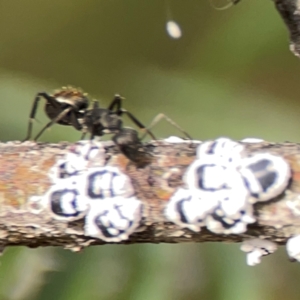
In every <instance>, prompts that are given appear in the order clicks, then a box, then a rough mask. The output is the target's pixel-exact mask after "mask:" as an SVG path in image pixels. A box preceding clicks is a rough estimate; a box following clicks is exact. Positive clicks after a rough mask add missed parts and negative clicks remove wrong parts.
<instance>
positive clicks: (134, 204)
mask: <svg viewBox="0 0 300 300" xmlns="http://www.w3.org/2000/svg"><path fill="white" fill-rule="evenodd" d="M142 210H143V206H142V202H141V201H139V200H138V199H137V198H136V197H135V196H132V197H128V198H126V199H124V198H123V197H114V198H107V199H106V200H104V201H101V202H100V201H96V202H94V203H92V205H91V210H90V212H89V213H88V214H87V216H86V219H85V226H84V231H85V235H87V236H91V237H95V238H99V239H101V240H104V241H106V242H119V241H122V240H127V239H128V238H129V235H130V234H132V233H133V232H134V231H135V229H136V228H137V227H138V226H139V225H140V221H141V218H142Z"/></svg>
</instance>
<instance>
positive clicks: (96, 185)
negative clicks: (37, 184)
mask: <svg viewBox="0 0 300 300" xmlns="http://www.w3.org/2000/svg"><path fill="white" fill-rule="evenodd" d="M49 179H50V181H51V186H50V188H49V189H48V190H47V191H46V193H45V194H44V195H43V196H41V197H37V198H36V197H33V199H32V201H34V202H35V203H37V202H38V203H39V206H38V207H40V209H41V208H42V209H43V210H46V211H47V212H48V213H50V215H51V217H52V218H54V219H57V220H60V221H66V222H71V221H76V220H79V219H84V234H85V235H86V236H90V237H94V238H98V239H101V240H103V241H106V242H120V241H123V240H126V239H128V237H129V235H130V234H131V233H133V232H134V231H135V230H136V228H137V227H138V226H139V225H140V221H141V219H142V211H143V204H142V202H141V201H140V200H139V199H137V198H136V196H135V192H134V189H133V187H132V184H131V180H130V178H129V177H128V176H127V175H125V174H124V173H123V172H121V171H120V169H119V168H117V167H114V166H109V165H106V164H105V151H104V148H103V146H102V144H101V142H98V141H93V140H87V141H79V142H77V143H75V144H74V145H73V146H71V147H70V149H69V151H68V153H67V154H66V155H65V157H63V158H62V159H59V160H58V161H57V162H56V163H55V165H54V166H53V167H52V168H51V170H50V172H49ZM39 212H40V211H38V213H39Z"/></svg>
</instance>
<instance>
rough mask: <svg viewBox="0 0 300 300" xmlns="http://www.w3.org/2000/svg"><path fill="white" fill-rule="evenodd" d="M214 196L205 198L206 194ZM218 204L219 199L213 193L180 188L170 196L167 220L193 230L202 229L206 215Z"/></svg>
mask: <svg viewBox="0 0 300 300" xmlns="http://www.w3.org/2000/svg"><path fill="white" fill-rule="evenodd" d="M210 195H211V196H213V197H212V198H205V196H207V197H209V196H210ZM217 205H218V202H217V199H216V198H215V197H214V195H213V194H206V195H204V193H202V194H201V193H200V192H197V191H196V190H193V191H191V190H188V189H182V188H180V189H178V190H177V191H176V192H175V194H174V195H173V196H172V197H171V198H170V200H169V202H168V204H167V206H166V209H165V212H164V214H165V217H166V218H167V220H169V221H171V222H173V223H175V224H177V225H179V226H181V227H183V228H188V229H190V230H192V231H195V232H198V231H200V228H201V226H204V225H205V218H206V216H207V215H208V214H209V213H211V212H212V211H213V210H214V209H215V208H216V207H217Z"/></svg>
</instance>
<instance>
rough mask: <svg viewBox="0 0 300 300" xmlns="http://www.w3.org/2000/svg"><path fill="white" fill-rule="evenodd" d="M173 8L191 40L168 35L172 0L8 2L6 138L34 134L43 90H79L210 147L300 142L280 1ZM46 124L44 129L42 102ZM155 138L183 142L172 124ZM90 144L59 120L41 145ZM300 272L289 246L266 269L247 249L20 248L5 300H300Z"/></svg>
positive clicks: (295, 65) (181, 3) (3, 287)
mask: <svg viewBox="0 0 300 300" xmlns="http://www.w3.org/2000/svg"><path fill="white" fill-rule="evenodd" d="M216 4H219V5H222V4H223V5H224V4H226V2H224V1H223V0H218V3H216ZM169 5H171V12H172V15H173V18H174V19H175V20H176V21H177V22H178V23H179V24H180V25H181V28H182V31H183V36H182V38H181V39H179V40H173V39H171V38H170V37H169V36H168V35H167V34H166V31H165V23H166V6H165V2H164V1H162V0H151V1H149V0H105V1H104V0H102V1H96V0H86V1H74V0H73V1H71V0H51V1H49V0H43V1H33V0H26V1H4V0H1V1H0V101H1V104H0V139H1V140H2V141H8V140H20V139H22V138H24V137H25V134H26V127H27V121H28V115H29V110H30V106H31V104H32V100H33V98H34V95H35V94H36V93H37V92H39V91H47V92H51V91H52V90H53V89H55V88H59V87H61V86H63V85H68V84H71V85H74V86H76V87H81V88H83V89H84V90H85V91H87V92H89V94H90V96H91V98H96V99H99V101H100V103H101V105H103V106H104V107H106V106H107V105H108V103H109V101H111V99H112V97H113V95H114V94H115V93H120V94H122V95H123V96H125V97H126V100H125V103H124V106H125V107H126V108H127V109H128V110H130V111H131V112H133V113H134V114H135V115H137V116H138V117H139V119H141V120H142V121H143V122H144V123H145V124H149V123H150V121H151V120H152V118H153V117H154V116H155V115H156V114H158V113H160V112H164V113H166V114H167V115H169V116H170V117H172V118H173V119H174V120H176V121H177V122H178V123H179V124H180V125H181V126H182V127H184V128H185V130H186V131H188V132H189V133H190V134H191V135H192V136H193V137H194V138H196V139H201V140H205V139H211V138H217V137H220V136H228V137H231V138H234V139H242V138H244V137H260V138H263V139H266V140H269V141H278V142H282V141H286V140H288V141H295V142H298V141H299V140H300V130H299V128H300V105H299V92H300V84H299V83H300V79H299V72H300V61H299V59H298V58H296V57H294V56H293V55H292V54H291V53H290V52H289V50H288V34H287V30H286V28H285V26H284V24H283V21H282V20H281V19H280V17H279V15H278V13H277V12H276V10H275V8H274V5H273V3H272V1H261V0H251V1H249V0H248V1H246V0H244V1H241V3H239V4H238V5H237V6H234V7H232V8H231V9H228V10H226V11H221V12H220V11H217V10H215V9H213V8H212V6H211V5H210V4H209V2H208V1H200V0H177V1H176V0H170V1H169ZM37 118H38V120H39V122H36V123H35V124H34V128H35V130H36V131H37V130H38V129H39V128H41V126H42V125H43V124H44V123H45V122H46V121H47V119H46V117H45V116H44V113H43V108H42V105H41V106H40V109H39V113H38V117H37ZM128 124H130V123H129V122H128ZM154 131H155V133H156V135H157V136H159V137H167V136H169V135H174V134H178V132H177V131H176V130H174V128H172V127H171V126H170V125H168V124H167V123H165V122H162V123H161V124H160V125H159V126H157V128H155V130H154ZM79 137H80V133H79V132H77V131H76V130H75V129H73V128H66V127H64V126H59V125H56V126H53V128H52V129H51V130H50V131H49V132H46V133H45V134H44V135H43V137H42V138H41V140H42V141H49V142H56V141H61V140H67V141H76V140H78V139H79ZM299 278H300V264H297V263H294V264H291V263H289V262H288V260H287V255H286V253H285V249H284V248H283V247H281V248H280V249H279V251H277V252H276V253H275V254H273V255H272V256H270V257H266V258H264V259H263V263H262V264H260V265H259V266H256V267H248V266H246V258H245V255H244V254H243V253H242V252H241V251H240V250H239V245H234V244H230V245H228V244H221V243H216V244H209V243H204V244H181V245H131V246H118V245H111V246H101V247H90V248H89V249H86V250H84V251H83V252H82V253H71V252H67V251H64V250H62V249H57V248H45V249H37V250H31V249H26V248H21V247H20V248H13V249H9V250H7V251H6V252H5V255H4V256H3V257H2V258H1V265H0V299H11V300H18V299H32V300H35V299H43V300H48V299H49V300H50V299H59V300H60V299H61V300H65V299H70V300H77V299H78V300H79V299H90V300H93V299H120V300H121V299H132V300H140V299H143V300H152V299H155V300H160V299H162V300H168V299H172V300H173V299H174V300H181V299H191V300H193V299H203V300H206V299H209V300H219V299H220V300H227V299H228V300H240V299H243V300H256V299H264V300H270V299H274V300H275V299H283V298H285V299H289V300H293V299H297V300H298V299H299Z"/></svg>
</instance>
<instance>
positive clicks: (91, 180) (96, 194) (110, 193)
mask: <svg viewBox="0 0 300 300" xmlns="http://www.w3.org/2000/svg"><path fill="white" fill-rule="evenodd" d="M104 176H105V177H104ZM116 176H118V174H117V173H116V172H108V171H107V170H103V171H98V172H94V173H92V174H90V175H89V177H88V180H87V182H88V188H87V194H88V196H89V197H90V198H91V199H105V198H107V197H115V192H114V186H113V182H114V178H115V177H116ZM106 177H107V178H106ZM104 178H105V179H104ZM98 180H99V181H103V180H108V181H109V186H107V189H105V190H103V189H102V188H100V190H99V191H97V189H98V188H99V187H97V185H96V183H97V181H98Z"/></svg>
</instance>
